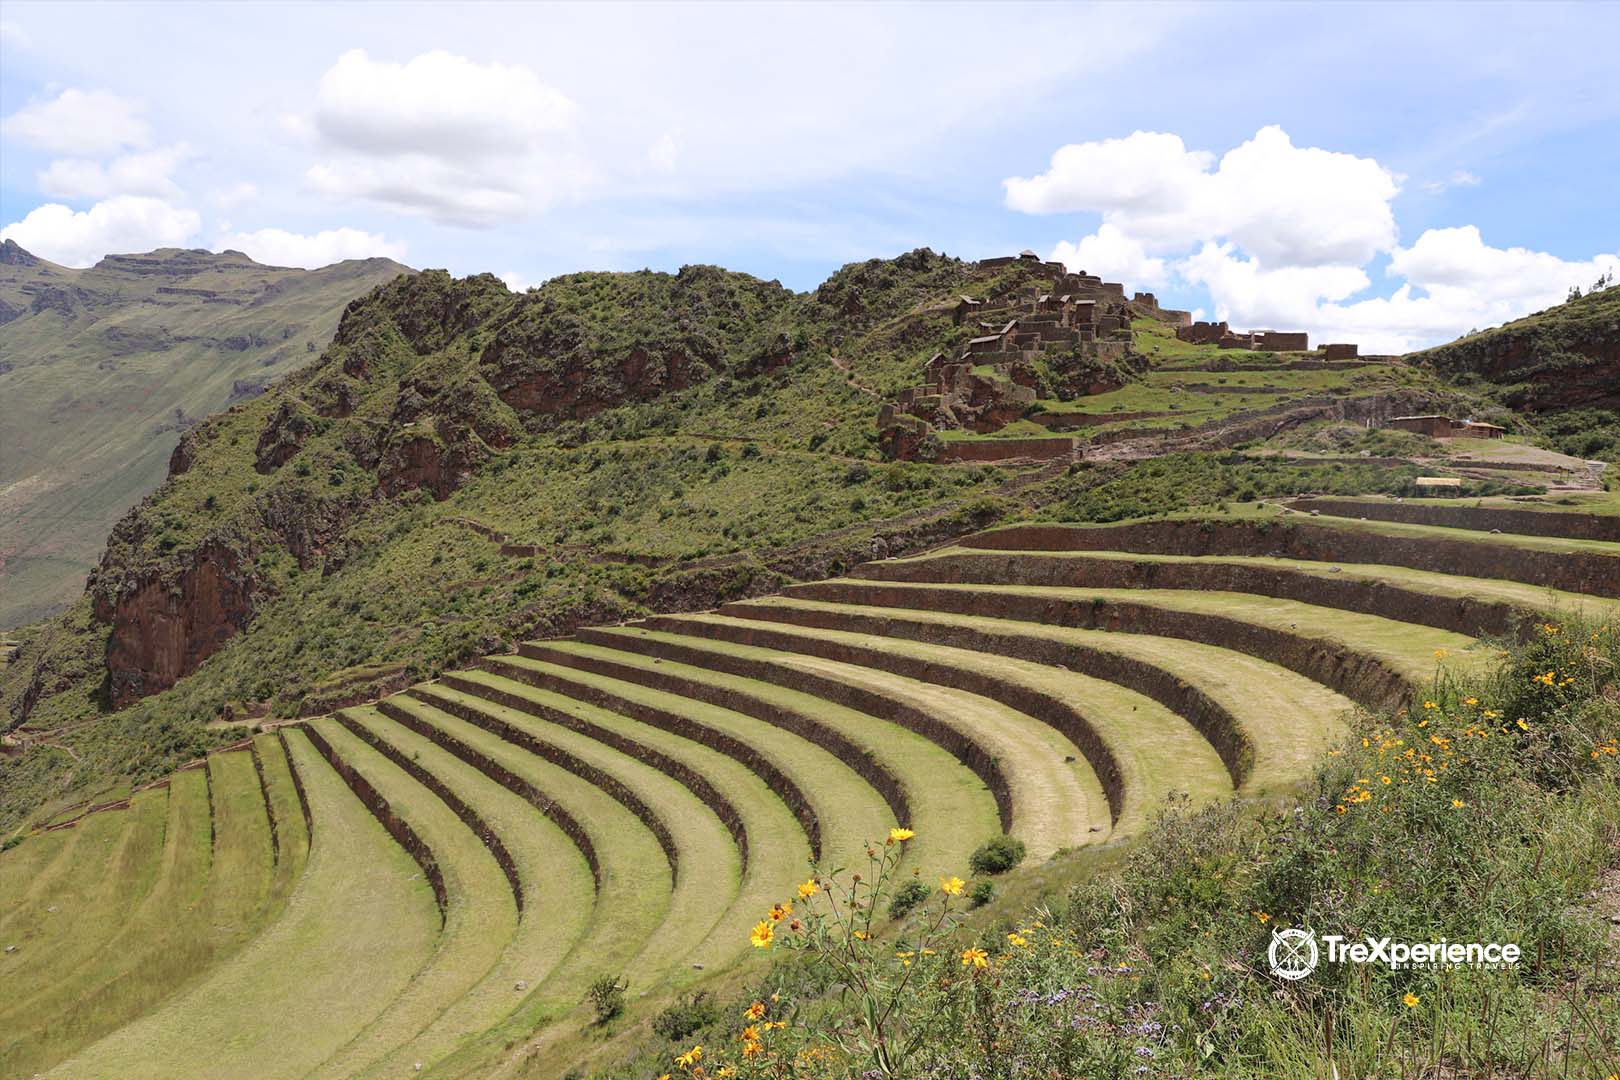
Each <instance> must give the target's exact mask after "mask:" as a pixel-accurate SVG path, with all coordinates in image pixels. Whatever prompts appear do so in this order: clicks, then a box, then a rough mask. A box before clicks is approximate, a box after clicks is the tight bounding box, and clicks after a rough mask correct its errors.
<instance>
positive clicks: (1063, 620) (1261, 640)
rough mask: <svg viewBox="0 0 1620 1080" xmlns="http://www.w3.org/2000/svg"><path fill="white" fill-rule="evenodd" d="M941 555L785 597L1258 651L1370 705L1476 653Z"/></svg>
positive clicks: (1263, 603)
mask: <svg viewBox="0 0 1620 1080" xmlns="http://www.w3.org/2000/svg"><path fill="white" fill-rule="evenodd" d="M957 565H959V564H957V563H956V562H955V561H954V560H952V559H950V558H949V557H948V556H946V557H940V558H937V559H928V558H921V559H915V560H908V561H907V562H906V563H905V565H904V570H905V574H906V576H905V578H904V579H903V580H896V579H893V578H889V577H887V576H884V577H878V576H876V575H879V574H883V573H884V571H885V570H895V569H899V567H898V566H896V565H895V564H878V565H875V566H871V567H867V568H862V569H863V570H865V572H867V573H871V574H873V575H874V577H873V578H867V579H859V578H857V579H850V578H845V579H834V580H830V581H819V582H812V583H808V584H805V585H794V586H789V587H788V588H787V589H785V590H784V595H785V596H787V597H789V598H792V599H803V600H811V601H820V602H824V603H839V604H851V605H857V606H864V607H872V608H901V609H915V610H922V611H934V612H948V613H955V614H959V615H984V616H994V617H996V618H1003V619H1013V620H1019V621H1023V622H1032V623H1041V624H1047V625H1054V626H1070V627H1078V628H1083V629H1095V630H1111V631H1117V632H1122V633H1131V634H1148V635H1155V636H1163V637H1174V638H1183V639H1186V640H1190V641H1197V642H1201V643H1203V644H1205V645H1213V646H1218V647H1221V648H1227V649H1234V650H1236V651H1238V652H1242V653H1246V654H1248V655H1251V656H1256V657H1259V658H1261V659H1264V660H1267V661H1270V662H1272V663H1275V664H1278V665H1280V666H1282V667H1285V668H1287V669H1289V670H1290V671H1293V672H1294V673H1296V674H1299V675H1303V676H1305V677H1306V678H1309V679H1311V680H1312V681H1313V682H1317V683H1321V684H1322V685H1324V686H1327V687H1329V688H1330V689H1333V690H1335V691H1337V692H1338V693H1341V694H1343V695H1344V696H1346V697H1348V698H1350V699H1351V700H1352V701H1355V702H1356V703H1357V704H1358V705H1362V706H1364V707H1367V708H1370V709H1380V708H1386V707H1388V708H1395V707H1398V706H1400V705H1403V704H1407V703H1409V702H1410V700H1411V699H1412V697H1413V695H1414V693H1416V692H1417V691H1418V690H1419V689H1420V688H1421V687H1422V686H1423V685H1425V684H1426V683H1427V682H1428V681H1429V680H1431V679H1432V678H1433V676H1434V671H1435V654H1436V652H1440V651H1443V652H1445V653H1446V654H1448V655H1449V656H1451V657H1455V658H1456V660H1454V662H1459V661H1462V660H1464V659H1465V658H1477V659H1479V660H1484V659H1486V658H1487V657H1488V651H1487V650H1485V649H1482V648H1479V647H1478V643H1477V642H1476V641H1475V639H1473V638H1469V637H1466V636H1464V635H1462V634H1457V633H1453V632H1449V631H1444V630H1437V629H1432V628H1429V627H1423V626H1413V625H1412V624H1408V623H1402V622H1397V621H1395V620H1393V619H1386V618H1381V617H1379V616H1375V615H1363V614H1359V613H1354V612H1348V611H1344V610H1340V609H1335V608H1330V607H1325V606H1318V605H1314V604H1306V603H1301V602H1299V601H1294V600H1286V599H1275V598H1271V597H1265V596H1260V595H1256V594H1250V593H1240V592H1213V591H1204V590H1193V589H1185V590H1176V589H1147V588H1142V589H1129V588H1115V589H1102V588H1086V587H1080V586H1074V587H1068V586H1057V585H1028V586H1026V585H1016V584H1009V585H1003V584H982V583H965V584H964V583H960V582H959V581H958V575H957V574H956V573H954V572H953V568H954V567H955V566H957Z"/></svg>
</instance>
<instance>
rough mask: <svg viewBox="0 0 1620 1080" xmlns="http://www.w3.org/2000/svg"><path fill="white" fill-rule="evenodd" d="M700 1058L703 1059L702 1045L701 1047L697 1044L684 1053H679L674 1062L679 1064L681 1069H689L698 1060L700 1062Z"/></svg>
mask: <svg viewBox="0 0 1620 1080" xmlns="http://www.w3.org/2000/svg"><path fill="white" fill-rule="evenodd" d="M702 1060H703V1047H702V1045H698V1046H694V1047H692V1049H690V1050H688V1051H687V1052H686V1053H684V1054H682V1055H680V1056H679V1057H677V1058H676V1059H675V1064H677V1065H679V1066H680V1067H681V1068H683V1069H689V1068H691V1067H692V1066H693V1065H696V1064H697V1063H698V1062H700V1061H702Z"/></svg>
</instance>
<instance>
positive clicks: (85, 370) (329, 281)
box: [0, 241, 407, 627]
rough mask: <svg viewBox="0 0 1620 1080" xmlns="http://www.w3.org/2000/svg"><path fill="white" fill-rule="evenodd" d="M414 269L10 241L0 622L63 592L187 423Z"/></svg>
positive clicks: (2, 381)
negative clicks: (85, 254) (84, 256)
mask: <svg viewBox="0 0 1620 1080" xmlns="http://www.w3.org/2000/svg"><path fill="white" fill-rule="evenodd" d="M406 270H407V268H406V267H403V266H401V265H399V264H398V263H395V262H392V261H390V260H388V259H367V260H363V261H350V262H343V263H338V264H336V265H333V266H329V267H326V268H325V269H322V270H316V271H304V270H289V269H284V268H280V267H270V266H262V265H260V264H258V263H255V262H254V261H253V260H251V259H249V258H248V257H247V256H245V255H242V254H241V253H239V252H234V253H231V252H228V253H225V254H222V255H211V254H208V253H207V252H196V251H180V250H177V249H172V248H168V249H162V250H159V251H154V252H152V253H151V254H150V255H143V256H111V257H109V258H107V259H104V260H103V261H102V262H101V263H98V264H97V265H96V266H93V267H91V268H89V269H87V270H70V269H67V268H65V267H59V266H55V265H54V264H51V263H48V262H45V261H44V260H37V259H34V257H33V256H31V255H28V253H26V252H24V251H22V249H21V248H18V247H17V246H16V244H15V243H13V242H11V241H7V243H6V250H5V252H4V253H3V254H0V300H4V301H6V302H7V303H9V304H11V305H12V306H13V307H15V308H16V309H17V311H18V314H17V315H16V317H14V318H11V319H9V320H7V321H4V322H0V354H3V356H4V363H3V365H0V395H3V396H4V398H5V400H6V408H5V409H4V410H0V445H4V446H5V448H6V449H5V453H4V454H3V455H0V626H5V627H11V626H17V625H20V624H22V623H26V622H31V621H33V620H35V619H39V618H42V617H44V616H46V615H49V614H53V613H55V612H56V611H59V610H60V609H62V608H63V607H65V606H67V604H68V603H70V602H71V601H72V599H73V597H74V596H75V595H76V594H77V593H78V591H79V586H80V584H81V582H82V579H83V577H84V575H85V574H86V573H88V572H89V571H90V569H91V567H93V566H94V565H95V562H96V558H97V556H98V554H99V553H100V549H101V545H102V542H103V539H104V537H105V536H106V534H107V532H108V531H109V530H110V529H111V528H112V525H113V523H114V522H115V521H116V520H117V519H118V518H119V516H120V515H122V514H123V513H124V512H125V511H126V510H128V509H129V507H131V506H133V505H134V504H135V503H137V502H139V501H140V499H141V498H142V497H143V496H145V495H147V494H148V493H149V492H151V491H152V490H153V489H155V488H156V487H157V486H158V484H159V483H160V482H161V481H162V479H163V476H164V472H165V469H166V466H167V464H168V461H169V454H170V453H171V451H173V450H174V447H175V443H176V441H177V440H178V438H179V436H180V433H181V432H182V431H183V430H185V429H186V428H188V427H189V426H191V425H193V424H196V423H198V422H199V421H201V420H202V419H203V418H204V417H206V416H208V415H209V414H210V413H213V412H217V411H219V410H220V409H222V408H224V407H225V406H226V405H227V404H229V403H230V402H232V401H235V400H238V399H240V398H242V397H245V396H249V395H251V394H255V393H258V392H260V391H261V390H262V389H263V388H264V387H265V386H267V385H268V384H269V383H270V382H271V381H272V380H274V379H275V378H277V377H279V376H281V375H283V374H285V373H287V372H289V371H291V370H293V369H294V368H296V367H298V366H300V365H302V364H304V363H307V362H308V361H309V360H310V359H311V358H313V357H314V356H315V355H316V354H317V353H318V352H319V350H320V349H321V348H323V347H324V346H325V345H326V343H327V342H328V341H330V340H331V337H332V334H333V332H334V331H335V330H336V329H337V323H338V318H339V316H340V315H341V314H342V312H343V308H344V306H345V305H346V304H348V303H349V301H351V300H353V299H354V298H355V297H357V296H360V295H362V294H364V293H366V292H367V291H369V290H370V289H371V288H372V287H373V286H376V285H379V284H381V283H382V282H384V281H387V280H389V279H390V278H392V277H394V276H395V275H397V274H400V273H404V272H406ZM165 290H180V291H165ZM187 290H189V291H187Z"/></svg>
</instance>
